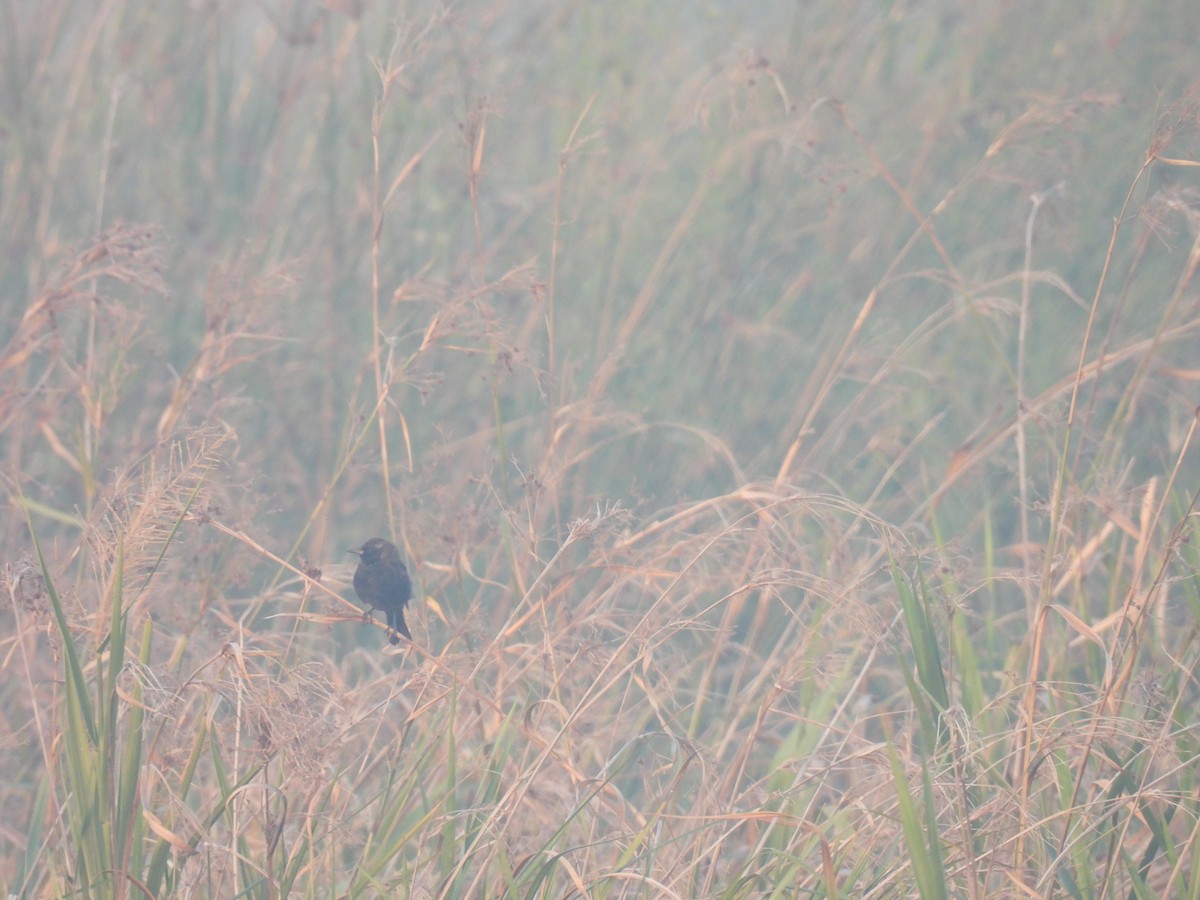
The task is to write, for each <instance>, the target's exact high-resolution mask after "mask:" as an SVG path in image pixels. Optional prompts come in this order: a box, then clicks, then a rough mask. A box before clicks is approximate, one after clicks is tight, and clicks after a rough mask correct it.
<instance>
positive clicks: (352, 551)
mask: <svg viewBox="0 0 1200 900" xmlns="http://www.w3.org/2000/svg"><path fill="white" fill-rule="evenodd" d="M346 552H347V553H353V554H354V555H356V556H362V550H347V551H346Z"/></svg>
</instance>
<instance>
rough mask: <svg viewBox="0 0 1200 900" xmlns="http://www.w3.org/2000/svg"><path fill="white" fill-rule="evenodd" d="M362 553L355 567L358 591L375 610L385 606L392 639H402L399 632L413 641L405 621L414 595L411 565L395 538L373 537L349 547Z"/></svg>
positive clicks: (359, 554)
mask: <svg viewBox="0 0 1200 900" xmlns="http://www.w3.org/2000/svg"><path fill="white" fill-rule="evenodd" d="M346 552H347V553H355V554H357V555H358V557H359V562H358V568H357V569H355V570H354V592H355V593H356V594H358V598H359V599H360V600H362V602H363V603H365V604H367V605H368V606H369V607H370V609H368V610H367V613H368V615H369V614H370V612H371V610H376V609H382V610H383V611H384V613H385V614H386V615H387V623H388V639H389V640H390V641H391V642H392V643H393V644H398V643H400V638H398V637H397V636H396V632H397V631H398V632H400V634H402V635H404V636H405V637H406V638H408V639H409V640H410V641H411V640H412V635H411V634H409V633H408V626H407V625H406V624H404V606H405V604H406V603H408V601H409V599H410V598H411V597H412V581H410V580H409V577H408V569H406V568H404V562H403V561H402V560H401V559H400V551H399V550H397V549H396V545H395V544H393V543H392V542H391V541H387V540H384V539H383V538H371V539H370V540H369V541H367V542H366V543H365V544H363V545H362V546H361V547H359V548H358V549H357V550H347V551H346Z"/></svg>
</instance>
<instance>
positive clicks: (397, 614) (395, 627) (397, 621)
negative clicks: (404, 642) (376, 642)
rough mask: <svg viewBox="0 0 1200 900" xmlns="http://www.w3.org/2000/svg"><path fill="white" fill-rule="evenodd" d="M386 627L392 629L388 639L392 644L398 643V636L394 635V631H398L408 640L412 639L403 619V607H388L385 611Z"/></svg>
mask: <svg viewBox="0 0 1200 900" xmlns="http://www.w3.org/2000/svg"><path fill="white" fill-rule="evenodd" d="M387 620H388V628H390V629H391V630H392V635H391V637H390V640H391V642H392V643H393V644H398V643H400V638H398V637H396V632H397V631H398V632H400V633H401V634H402V635H404V637H405V638H407V639H408V640H410V641H411V640H412V635H411V634H409V633H408V625H407V624H406V623H405V621H404V610H403V609H389V610H388V611H387Z"/></svg>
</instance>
